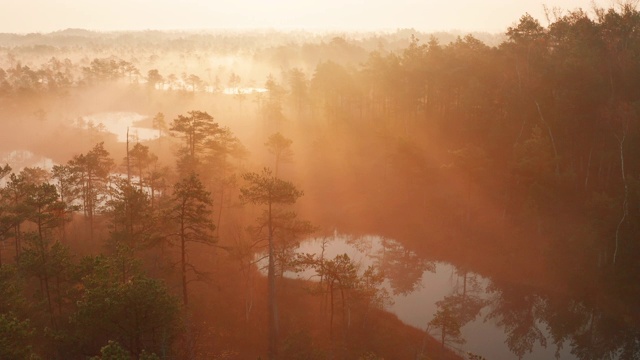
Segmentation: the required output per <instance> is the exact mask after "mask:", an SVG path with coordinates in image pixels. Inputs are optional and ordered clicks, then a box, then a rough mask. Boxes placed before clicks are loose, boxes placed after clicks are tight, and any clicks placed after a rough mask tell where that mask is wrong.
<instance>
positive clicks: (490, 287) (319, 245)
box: [286, 234, 640, 359]
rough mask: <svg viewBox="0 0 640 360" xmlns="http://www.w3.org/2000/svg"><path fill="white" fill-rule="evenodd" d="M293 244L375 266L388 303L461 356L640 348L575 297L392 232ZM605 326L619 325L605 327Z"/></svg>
mask: <svg viewBox="0 0 640 360" xmlns="http://www.w3.org/2000/svg"><path fill="white" fill-rule="evenodd" d="M323 244H324V247H323ZM297 252H298V253H309V254H316V255H318V256H320V254H321V256H322V257H323V258H325V259H338V260H339V258H338V257H339V256H341V254H346V256H347V257H348V258H349V260H350V261H351V262H352V263H353V264H354V266H355V267H356V268H357V269H359V270H358V271H359V273H360V274H362V273H363V271H364V269H367V268H369V267H374V268H377V269H379V270H380V272H381V274H383V276H384V278H385V280H384V283H383V284H384V287H385V289H387V290H388V292H389V293H390V294H391V295H392V296H391V297H392V302H391V303H390V305H389V306H388V307H387V308H388V309H389V310H390V311H392V312H393V313H395V314H396V315H398V317H399V318H400V319H401V320H402V321H404V322H405V323H408V324H410V325H413V326H416V327H418V328H422V329H426V330H427V331H428V332H429V333H430V334H431V335H432V336H434V337H435V338H437V339H438V340H440V341H441V342H442V344H443V345H444V346H446V347H448V348H450V349H454V350H457V351H458V352H459V353H460V354H461V355H464V356H470V355H467V354H469V353H471V354H474V355H478V356H483V357H484V358H486V359H513V358H518V359H553V358H557V359H615V358H618V357H619V358H634V357H629V356H622V354H633V355H632V356H636V357H637V356H638V354H640V351H638V349H637V347H638V346H639V342H638V339H639V337H638V333H637V330H633V329H630V327H629V326H627V327H620V325H621V324H616V323H614V322H613V323H612V321H613V319H611V318H607V317H606V316H605V315H604V314H602V313H598V312H595V310H587V307H586V306H585V305H583V304H582V303H581V302H578V301H575V300H574V301H568V300H567V299H564V300H562V299H558V298H557V297H554V296H552V295H553V294H542V293H540V292H537V291H536V290H535V289H534V288H531V287H527V286H523V285H518V284H512V283H505V282H500V281H494V280H491V279H488V278H485V277H482V276H480V275H478V274H475V273H473V272H472V271H471V270H470V269H469V268H466V267H464V266H461V267H456V266H454V265H452V264H448V263H443V262H434V261H432V260H428V259H424V258H423V257H421V256H419V255H418V254H417V253H416V252H414V251H412V250H411V249H407V248H405V247H403V246H402V244H400V243H399V242H397V241H395V240H392V239H386V238H382V237H378V236H363V237H350V236H342V235H339V234H335V235H334V236H333V237H330V238H329V239H327V238H324V239H314V240H310V241H306V242H303V243H302V244H301V247H300V248H299V249H298V250H297ZM345 259H346V258H345ZM338 260H336V261H338ZM314 275H317V274H316V273H314V271H312V270H308V271H306V272H303V273H301V274H294V273H288V274H286V276H290V277H295V276H299V277H304V278H306V279H308V278H313V277H314ZM323 276H327V275H326V274H324V275H323ZM609 328H617V329H622V330H618V331H617V332H613V333H611V332H609V330H611V329H609ZM612 334H613V335H612ZM633 346H635V348H633ZM625 351H626V352H625ZM424 355H426V356H432V357H435V358H437V357H438V354H424Z"/></svg>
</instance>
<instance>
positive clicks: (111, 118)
mask: <svg viewBox="0 0 640 360" xmlns="http://www.w3.org/2000/svg"><path fill="white" fill-rule="evenodd" d="M148 118H149V117H148V116H146V115H141V114H138V113H135V112H104V113H97V114H92V115H87V116H84V117H82V118H79V119H77V120H76V122H75V126H76V127H79V128H81V129H85V130H89V131H96V132H108V133H112V134H115V135H116V136H117V139H118V142H126V141H127V131H128V132H129V136H130V139H134V140H137V141H146V140H153V139H157V138H158V136H159V134H158V130H156V129H152V128H148V127H144V126H141V125H140V122H142V121H144V120H146V119H148Z"/></svg>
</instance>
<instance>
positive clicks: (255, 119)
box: [0, 5, 640, 360]
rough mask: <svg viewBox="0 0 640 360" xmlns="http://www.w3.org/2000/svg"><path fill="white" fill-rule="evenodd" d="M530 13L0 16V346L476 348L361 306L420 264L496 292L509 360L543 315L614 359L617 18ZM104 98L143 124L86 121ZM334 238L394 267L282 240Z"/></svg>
mask: <svg viewBox="0 0 640 360" xmlns="http://www.w3.org/2000/svg"><path fill="white" fill-rule="evenodd" d="M548 17H549V19H548V24H547V25H542V24H541V23H540V21H538V20H536V19H534V18H532V17H531V16H529V15H528V14H525V15H523V16H522V17H521V18H520V19H519V20H518V21H516V22H514V24H513V26H512V27H509V28H508V29H507V30H506V32H505V33H504V34H498V35H492V34H447V33H438V34H422V33H419V32H416V31H413V30H399V31H397V32H395V33H361V34H348V33H347V34H318V33H311V32H289V33H282V32H276V31H263V32H254V33H243V32H216V33H207V32H202V33H188V32H184V33H182V32H160V31H146V32H118V33H98V32H90V31H85V30H79V29H69V30H64V31H60V32H55V33H50V34H26V35H18V34H0V109H2V111H0V134H2V136H1V139H2V141H1V142H0V159H2V156H5V155H6V161H2V164H1V165H2V166H0V359H87V358H90V359H130V358H133V359H145V360H150V359H258V358H262V359H265V358H269V359H436V358H438V359H439V358H443V359H463V358H471V359H479V358H482V357H481V356H480V355H481V354H461V353H460V352H456V351H455V348H454V347H451V348H448V347H447V346H445V345H447V344H449V343H448V342H447V339H449V338H451V337H453V338H455V333H456V329H457V330H458V332H459V327H460V325H461V324H460V323H459V322H458V323H456V322H455V321H460V318H449V317H446V316H445V315H446V313H445V312H440V313H439V314H440V315H442V316H444V317H437V318H435V319H434V320H433V321H432V322H431V325H433V327H435V328H437V329H439V332H438V335H437V336H435V337H434V338H432V337H431V336H428V335H426V334H425V332H424V329H421V330H419V329H415V328H412V327H410V326H407V325H404V324H402V323H401V322H400V321H399V320H398V319H397V318H396V317H395V316H394V315H392V314H390V313H388V312H386V311H385V309H386V308H387V306H388V303H389V297H390V294H389V293H388V289H387V288H385V286H384V283H385V281H391V284H392V289H391V290H392V291H394V292H397V293H402V292H405V291H406V292H409V291H411V290H412V289H414V288H415V287H416V286H417V285H416V283H417V281H418V280H419V279H418V276H421V274H422V272H423V271H425V270H426V269H427V265H425V262H424V261H447V262H451V263H453V264H455V265H456V266H457V267H458V269H460V271H461V273H464V274H465V275H464V276H465V277H464V279H465V286H466V279H467V277H466V274H467V273H468V272H473V273H476V274H481V275H483V276H485V277H489V278H491V279H492V280H493V281H495V283H496V284H503V283H508V284H517V290H515V291H514V292H518V291H520V292H521V293H519V294H508V293H507V292H506V291H503V292H502V293H500V294H502V297H499V298H498V299H497V300H496V301H497V303H496V304H494V307H493V309H494V310H493V311H494V312H493V313H492V314H493V316H495V317H498V318H499V319H501V321H502V324H503V325H505V324H506V325H505V327H506V328H507V329H508V330H509V331H510V333H509V336H510V337H509V344H508V346H509V348H510V349H511V351H512V352H513V353H514V354H515V356H516V357H522V356H524V355H526V354H527V353H529V352H530V351H531V349H532V346H533V344H535V343H536V342H539V343H542V342H545V343H546V340H544V339H541V336H542V335H541V333H540V332H539V330H537V326H538V325H537V324H540V323H544V324H547V325H548V326H549V327H550V328H551V330H550V336H551V337H553V338H552V339H550V340H549V343H553V344H556V345H558V344H562V343H563V342H565V341H568V344H570V345H567V346H571V347H572V353H573V354H574V355H575V356H576V357H577V358H579V359H610V358H620V359H635V358H638V356H640V341H639V339H640V328H638V324H640V262H639V261H638V259H640V12H639V11H638V10H637V9H636V8H635V7H633V6H631V5H621V6H617V7H614V8H609V9H593V10H591V11H590V12H585V11H582V10H576V11H565V12H563V11H559V10H556V11H554V12H551V13H550V14H548ZM123 111H131V112H137V113H140V114H144V115H145V116H146V118H145V120H143V121H141V124H142V126H146V127H147V128H149V129H153V130H154V132H157V134H158V135H157V136H155V137H154V138H153V139H148V140H139V139H136V138H135V137H134V136H130V135H129V134H128V133H127V134H126V138H127V140H126V142H119V141H118V140H117V138H116V136H115V135H114V134H111V133H109V132H107V131H106V130H105V129H104V127H102V126H100V125H98V124H94V123H92V122H90V121H87V118H86V116H87V115H90V114H95V113H111V112H114V113H115V112H123ZM15 150H25V151H29V152H30V153H32V154H35V155H36V156H42V157H46V158H49V159H51V160H52V162H53V164H54V165H53V166H52V167H51V168H44V167H38V165H37V164H29V165H27V166H22V165H20V164H17V163H12V159H13V158H12V157H11V156H10V154H11V153H12V152H13V151H15ZM5 163H6V164H5ZM338 231H339V232H341V233H345V234H354V235H357V234H377V235H380V236H383V237H386V238H389V239H395V240H396V241H398V243H400V244H402V246H403V250H402V251H400V252H397V253H396V255H398V257H399V259H400V260H397V262H393V263H392V262H385V261H382V260H381V261H380V262H379V263H377V264H374V265H372V266H371V267H369V268H367V269H364V268H359V267H358V264H356V262H355V261H354V259H349V257H348V256H346V255H345V256H338V257H336V258H333V259H327V258H324V257H323V254H298V253H297V252H296V249H297V248H298V247H299V246H300V243H301V242H303V241H304V240H305V239H310V238H325V239H326V238H328V237H330V236H331V235H332V234H334V233H336V232H338ZM417 258H420V259H424V261H421V260H420V261H419V260H416V259H417ZM306 269H312V270H314V271H316V272H317V273H318V274H319V277H320V280H319V281H303V280H294V279H291V278H287V277H285V276H284V274H285V272H289V271H298V272H299V271H303V270H306ZM394 276H395V277H399V278H402V280H398V279H396V278H394ZM395 281H400V282H402V284H403V285H402V286H401V285H397V284H398V283H396V282H395ZM396 285H397V286H396ZM403 286H404V287H403ZM465 291H466V289H465ZM532 294H536V295H535V296H534V295H532ZM509 296H516V297H517V298H518V299H519V302H511V299H512V298H510V297H509ZM518 296H520V297H518ZM545 296H553V299H558V298H559V299H561V300H559V301H552V300H545V301H542V300H539V299H543V298H544V299H551V298H546V297H545ZM470 298H471V296H469V297H467V295H466V293H465V294H464V296H463V297H462V298H461V300H460V301H462V302H463V304H467V303H466V302H467V301H470V300H469V299H470ZM514 308H516V309H518V311H515V310H513V309H514ZM444 310H447V308H444ZM444 310H443V311H444ZM477 311H479V310H477V309H476V313H477ZM443 314H444V315H443ZM440 315H439V316H440ZM447 316H448V315H447ZM452 319H453V320H452ZM467 321H468V320H467ZM426 325H427V324H425V326H426ZM432 335H433V334H432ZM427 354H431V355H427ZM433 354H435V355H433Z"/></svg>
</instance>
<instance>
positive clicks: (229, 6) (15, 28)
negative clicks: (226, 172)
mask: <svg viewBox="0 0 640 360" xmlns="http://www.w3.org/2000/svg"><path fill="white" fill-rule="evenodd" d="M592 3H593V2H591V1H584V0H582V1H580V0H547V1H542V0H523V1H517V2H514V1H508V0H489V1H483V2H478V1H473V0H457V1H452V2H446V3H443V2H440V1H432V0H429V1H425V0H423V1H419V0H397V1H390V0H376V1H369V2H366V3H365V2H364V1H361V0H351V1H339V0H324V1H320V0H311V1H307V2H305V3H302V2H297V1H291V0H274V1H270V2H268V3H266V2H261V1H259V0H240V1H234V2H227V1H217V2H211V1H205V0H186V1H178V0H155V1H150V0H130V1H125V0H114V1H111V2H108V3H107V2H102V1H96V0H86V1H78V0H60V1H57V2H55V3H54V2H51V1H48V0H25V1H19V2H18V1H15V0H11V2H10V3H8V4H5V11H4V12H2V13H1V14H0V24H2V25H0V32H3V33H21V34H25V33H49V32H55V31H60V30H64V29H69V28H77V29H86V30H93V31H140V30H221V29H225V30H258V29H273V30H340V31H393V30H396V29H405V28H413V29H415V30H418V31H427V32H433V31H477V32H489V33H496V32H503V31H505V30H506V29H507V27H509V26H511V25H513V24H514V23H515V22H516V21H517V20H518V19H519V18H520V17H521V16H522V15H524V14H525V13H529V14H531V15H532V16H533V17H535V18H537V19H538V20H540V22H541V23H543V24H544V23H546V19H545V14H544V6H543V5H546V6H547V8H548V9H553V8H560V9H563V10H565V11H566V10H574V9H577V8H580V7H581V8H583V9H584V10H585V11H590V10H591V8H592ZM595 3H596V4H597V5H598V6H609V5H611V1H606V0H604V1H602V0H601V1H595ZM365 6H366V10H365Z"/></svg>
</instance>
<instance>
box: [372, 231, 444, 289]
mask: <svg viewBox="0 0 640 360" xmlns="http://www.w3.org/2000/svg"><path fill="white" fill-rule="evenodd" d="M374 258H375V262H376V266H377V267H379V268H380V269H381V270H382V272H383V273H384V275H385V277H386V278H387V279H388V280H389V284H390V286H391V291H392V292H393V294H394V295H407V294H409V293H412V292H414V291H415V290H416V289H417V288H418V287H420V286H422V275H423V274H424V272H425V271H429V272H434V271H435V270H436V266H435V263H434V262H433V261H427V260H426V259H424V258H422V257H420V256H419V255H418V254H417V253H415V252H414V251H412V250H409V249H407V248H405V247H404V246H402V244H400V243H399V242H397V241H395V240H390V239H386V238H381V239H380V249H379V250H378V251H377V253H376V254H375V255H374Z"/></svg>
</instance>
